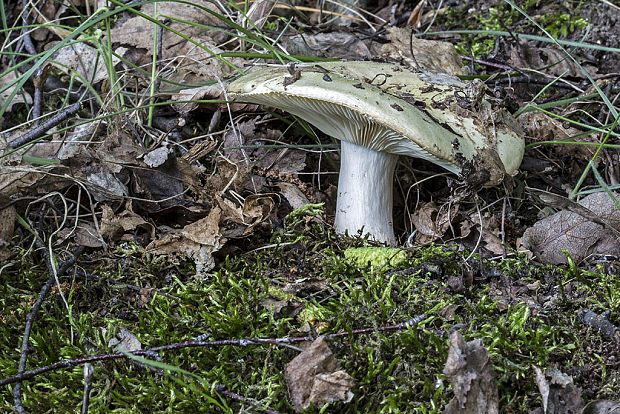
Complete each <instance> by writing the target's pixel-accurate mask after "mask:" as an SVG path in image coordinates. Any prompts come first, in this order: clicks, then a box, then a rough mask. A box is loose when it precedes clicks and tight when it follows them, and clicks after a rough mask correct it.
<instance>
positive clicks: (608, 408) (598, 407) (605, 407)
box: [581, 400, 620, 414]
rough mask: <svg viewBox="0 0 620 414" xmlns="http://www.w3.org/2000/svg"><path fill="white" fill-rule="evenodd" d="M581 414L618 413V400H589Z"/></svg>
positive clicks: (619, 410) (619, 403)
mask: <svg viewBox="0 0 620 414" xmlns="http://www.w3.org/2000/svg"><path fill="white" fill-rule="evenodd" d="M581 414H620V402H618V401H609V400H598V401H590V402H589V403H588V405H586V406H585V407H584V408H583V411H582V412H581Z"/></svg>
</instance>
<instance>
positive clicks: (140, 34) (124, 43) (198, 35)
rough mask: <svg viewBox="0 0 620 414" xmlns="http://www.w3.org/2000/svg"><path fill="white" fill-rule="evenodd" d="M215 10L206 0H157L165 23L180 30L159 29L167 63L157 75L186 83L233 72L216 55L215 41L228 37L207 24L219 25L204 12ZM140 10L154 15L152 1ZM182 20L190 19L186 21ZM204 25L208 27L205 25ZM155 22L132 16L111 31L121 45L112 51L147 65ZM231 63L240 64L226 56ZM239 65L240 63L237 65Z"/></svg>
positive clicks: (226, 75)
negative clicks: (164, 17) (182, 1)
mask: <svg viewBox="0 0 620 414" xmlns="http://www.w3.org/2000/svg"><path fill="white" fill-rule="evenodd" d="M205 9H206V10H210V11H213V12H218V11H219V10H218V8H217V6H216V5H215V4H214V3H212V2H210V1H206V0H197V1H193V2H191V4H190V3H179V2H160V3H158V5H157V13H158V16H159V17H160V19H161V16H166V17H167V19H166V20H167V21H166V23H165V24H166V25H167V26H169V27H170V28H171V29H173V30H175V31H177V32H179V33H182V34H183V35H184V36H187V39H191V40H190V41H188V40H186V38H183V37H180V36H179V35H177V34H175V33H174V32H173V31H172V30H167V29H162V30H163V34H162V45H163V47H162V56H161V59H162V60H163V61H164V62H166V67H167V69H168V70H166V71H165V72H164V73H162V74H161V75H160V76H162V77H164V78H166V79H169V80H173V81H175V82H185V83H189V84H194V83H198V82H201V81H205V80H212V79H215V78H220V79H224V78H227V77H228V76H230V75H231V74H232V73H234V72H235V69H234V68H233V67H232V66H230V65H229V64H227V63H225V61H224V60H223V59H218V58H217V57H216V56H217V55H218V54H219V53H221V52H223V50H221V49H220V48H219V47H218V46H217V44H218V43H220V42H222V41H225V40H226V39H227V37H228V35H226V34H225V33H223V32H221V31H218V30H210V29H209V28H208V27H209V26H210V27H214V26H219V24H220V23H221V22H220V21H219V20H218V19H217V18H216V17H215V16H213V15H212V14H210V13H209V12H207V11H205ZM140 11H141V12H142V13H144V14H146V15H148V16H151V17H158V16H156V15H155V7H154V5H153V4H145V5H143V6H142V7H141V9H140ZM184 22H192V23H193V24H188V23H184ZM205 26H207V27H205ZM154 33H155V25H154V24H153V23H152V22H150V21H148V20H146V19H144V18H143V17H141V16H138V15H135V16H134V17H131V18H129V19H128V20H126V21H124V22H123V23H121V24H118V25H116V26H115V27H114V28H113V29H112V30H111V36H110V38H111V41H112V42H113V43H114V44H115V45H118V44H120V45H121V47H118V48H117V49H116V50H115V51H116V52H117V53H118V54H119V55H120V56H123V57H124V58H125V59H128V60H130V61H131V62H133V63H134V64H137V65H143V64H149V63H150V61H151V56H152V53H153V44H154V42H153V35H154ZM227 60H228V61H229V62H233V64H234V63H235V62H236V63H239V62H240V60H239V59H238V58H228V59H227ZM239 66H240V65H239Z"/></svg>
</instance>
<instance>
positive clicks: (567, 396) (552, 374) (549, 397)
mask: <svg viewBox="0 0 620 414" xmlns="http://www.w3.org/2000/svg"><path fill="white" fill-rule="evenodd" d="M532 368H533V369H534V372H535V373H536V385H537V386H538V390H539V391H540V394H541V396H542V408H539V409H537V410H535V411H534V412H533V413H532V414H563V413H579V412H581V410H582V408H583V400H582V398H581V390H580V389H579V388H578V387H576V386H575V385H574V384H573V379H572V378H571V377H570V376H568V375H566V374H564V373H562V372H561V371H559V370H557V369H555V368H551V369H548V370H546V371H545V372H544V373H543V371H542V370H541V369H540V368H538V367H537V366H534V365H533V366H532Z"/></svg>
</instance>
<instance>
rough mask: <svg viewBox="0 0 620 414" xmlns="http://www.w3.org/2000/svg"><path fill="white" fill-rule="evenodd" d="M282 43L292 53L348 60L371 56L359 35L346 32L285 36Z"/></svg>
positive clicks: (364, 58) (363, 58)
mask: <svg viewBox="0 0 620 414" xmlns="http://www.w3.org/2000/svg"><path fill="white" fill-rule="evenodd" d="M282 44H283V45H284V47H285V48H286V50H287V51H288V53H290V54H292V55H304V56H316V57H333V56H338V58H340V59H346V60H366V59H370V58H371V54H370V50H368V47H367V46H366V45H365V44H364V42H362V41H361V40H360V39H359V38H358V37H357V36H355V35H354V34H352V33H346V32H329V33H317V34H298V35H295V36H290V37H287V36H284V37H283V38H282Z"/></svg>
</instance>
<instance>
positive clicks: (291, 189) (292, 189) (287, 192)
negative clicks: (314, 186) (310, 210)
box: [276, 181, 310, 210]
mask: <svg viewBox="0 0 620 414" xmlns="http://www.w3.org/2000/svg"><path fill="white" fill-rule="evenodd" d="M276 186H277V187H278V188H279V189H280V194H281V195H282V196H283V197H284V198H285V199H286V201H288V203H289V204H290V205H291V208H292V209H293V210H295V209H297V208H300V207H303V206H305V205H306V204H308V203H310V200H308V197H306V195H305V194H304V193H303V192H302V191H301V190H300V189H299V187H297V186H296V185H295V184H292V183H286V182H283V181H281V182H278V183H276Z"/></svg>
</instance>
